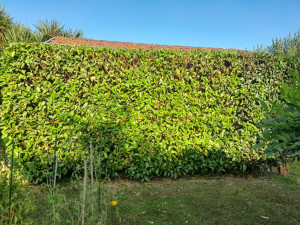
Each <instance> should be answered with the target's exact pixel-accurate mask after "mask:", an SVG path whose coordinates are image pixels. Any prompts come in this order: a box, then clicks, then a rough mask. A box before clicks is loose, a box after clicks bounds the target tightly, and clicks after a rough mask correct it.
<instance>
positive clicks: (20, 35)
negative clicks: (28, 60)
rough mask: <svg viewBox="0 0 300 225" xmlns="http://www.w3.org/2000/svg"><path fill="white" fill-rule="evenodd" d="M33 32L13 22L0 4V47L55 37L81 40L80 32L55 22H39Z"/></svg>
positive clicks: (42, 40)
mask: <svg viewBox="0 0 300 225" xmlns="http://www.w3.org/2000/svg"><path fill="white" fill-rule="evenodd" d="M34 27H35V30H32V29H30V27H29V26H25V25H24V24H22V23H18V22H14V21H13V19H12V18H11V17H10V15H9V14H8V12H7V11H6V9H4V8H2V6H1V4H0V47H3V46H8V45H9V44H10V43H14V42H26V43H33V42H45V41H47V40H49V39H50V38H53V37H55V36H62V37H70V38H83V37H84V32H83V31H82V30H72V29H70V28H66V27H65V26H64V25H63V24H61V23H60V22H58V21H57V20H50V21H48V20H40V21H38V22H37V23H36V24H34Z"/></svg>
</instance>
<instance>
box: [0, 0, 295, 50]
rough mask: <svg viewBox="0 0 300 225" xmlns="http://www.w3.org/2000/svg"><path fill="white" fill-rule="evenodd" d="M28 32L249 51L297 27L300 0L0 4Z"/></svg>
mask: <svg viewBox="0 0 300 225" xmlns="http://www.w3.org/2000/svg"><path fill="white" fill-rule="evenodd" d="M1 3H2V6H3V7H4V8H6V9H7V11H8V12H9V13H10V15H11V16H12V17H13V18H14V19H15V21H18V22H22V23H24V24H26V25H29V26H31V27H32V24H33V23H35V22H36V21H38V20H43V19H56V20H58V21H60V22H61V23H62V24H65V26H66V27H68V28H73V29H82V30H84V32H85V35H86V37H87V38H90V39H95V40H108V41H125V42H136V43H149V44H169V45H183V46H196V47H219V48H239V49H248V50H253V47H255V46H257V45H260V44H263V45H264V46H265V45H270V44H271V43H272V39H273V38H280V37H283V38H284V37H287V36H288V35H289V33H293V34H294V33H296V32H297V31H298V29H299V28H300V0H205V1H202V0H198V1H196V0H130V1H129V0H107V1H100V0H94V1H92V0H47V1H44V0H26V1H25V0H2V1H1Z"/></svg>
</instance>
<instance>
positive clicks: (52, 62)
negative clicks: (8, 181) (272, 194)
mask: <svg viewBox="0 0 300 225" xmlns="http://www.w3.org/2000/svg"><path fill="white" fill-rule="evenodd" d="M0 63H1V69H0V83H1V84H0V85H1V121H0V125H1V132H2V141H3V142H4V143H5V145H6V146H7V148H6V154H9V152H10V151H9V149H10V147H9V143H10V141H11V140H12V139H13V138H15V141H16V149H15V152H16V155H15V157H16V160H17V163H18V166H19V168H22V169H25V170H26V171H27V172H28V173H29V174H30V176H31V178H32V179H36V180H39V179H42V178H43V177H44V176H45V173H44V172H43V171H49V170H50V169H51V163H52V155H53V151H54V142H55V136H56V135H57V137H58V156H59V169H58V173H59V175H61V176H64V175H67V174H70V173H73V172H74V171H76V172H80V171H81V169H82V159H83V158H84V157H88V152H89V144H90V142H92V145H93V146H97V147H95V156H96V157H98V156H97V154H99V151H100V136H101V132H103V148H102V153H103V154H102V173H103V174H105V175H106V176H109V177H118V176H126V177H129V178H133V179H139V180H149V179H151V178H153V177H161V176H168V177H178V176H182V175H184V174H191V173H204V172H227V171H233V170H237V171H245V170H250V169H254V168H258V167H259V166H261V165H262V164H263V163H265V162H266V160H268V159H267V156H265V154H264V152H263V151H262V150H254V149H253V148H252V146H253V145H254V144H255V143H256V142H257V138H256V137H257V134H258V133H259V128H258V127H257V124H259V123H260V122H261V120H262V119H263V115H264V114H263V111H262V109H261V107H260V104H259V99H262V100H264V101H266V102H268V101H273V100H276V99H277V98H278V94H279V90H280V87H279V84H280V83H281V82H282V81H284V80H288V79H289V77H288V70H289V69H290V68H299V63H297V62H293V61H288V60H286V59H284V58H280V57H275V56H273V55H271V54H263V53H251V52H236V51H225V50H224V51H199V50H195V51H191V52H185V51H171V50H135V49H130V50H128V49H127V50H126V49H111V48H92V47H86V46H81V47H80V46H57V45H46V44H13V45H11V46H9V47H7V48H5V49H3V50H2V52H1V62H0Z"/></svg>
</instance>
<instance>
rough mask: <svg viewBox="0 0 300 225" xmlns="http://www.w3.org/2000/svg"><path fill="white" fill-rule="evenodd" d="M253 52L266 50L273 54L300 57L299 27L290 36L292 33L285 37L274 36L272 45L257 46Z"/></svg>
mask: <svg viewBox="0 0 300 225" xmlns="http://www.w3.org/2000/svg"><path fill="white" fill-rule="evenodd" d="M254 51H255V52H268V53H272V54H274V55H281V56H292V57H300V29H299V30H298V32H297V33H295V34H294V36H292V33H290V35H289V36H288V37H287V38H283V39H282V38H276V39H273V40H272V45H270V46H266V47H265V48H264V47H263V46H257V48H256V49H254Z"/></svg>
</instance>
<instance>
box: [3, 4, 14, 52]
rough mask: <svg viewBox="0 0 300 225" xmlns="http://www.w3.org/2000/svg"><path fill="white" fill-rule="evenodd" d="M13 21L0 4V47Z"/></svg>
mask: <svg viewBox="0 0 300 225" xmlns="http://www.w3.org/2000/svg"><path fill="white" fill-rule="evenodd" d="M12 23H13V21H12V18H11V17H10V15H9V14H8V12H7V11H6V10H5V9H4V8H3V7H2V5H1V4H0V47H2V46H3V45H4V42H5V33H6V31H7V30H9V28H10V27H11V25H12Z"/></svg>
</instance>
